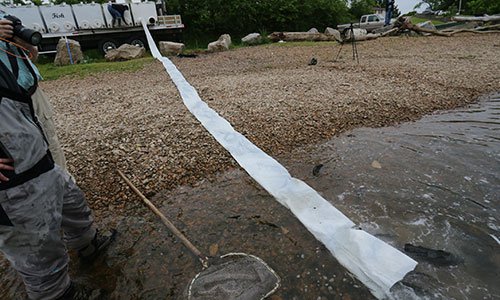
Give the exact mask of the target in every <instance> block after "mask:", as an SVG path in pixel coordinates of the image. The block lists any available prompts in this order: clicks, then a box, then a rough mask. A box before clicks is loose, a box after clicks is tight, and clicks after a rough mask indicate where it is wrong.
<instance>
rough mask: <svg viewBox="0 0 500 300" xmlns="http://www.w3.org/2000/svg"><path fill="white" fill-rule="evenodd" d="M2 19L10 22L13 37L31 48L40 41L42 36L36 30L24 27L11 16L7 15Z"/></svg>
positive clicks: (17, 19)
mask: <svg viewBox="0 0 500 300" xmlns="http://www.w3.org/2000/svg"><path fill="white" fill-rule="evenodd" d="M4 19H6V20H9V21H11V22H12V27H13V28H14V30H13V31H14V36H17V37H18V38H20V39H22V40H23V41H25V42H27V43H29V44H31V45H33V46H37V45H38V44H40V42H41V41H42V34H41V33H40V32H38V31H36V30H33V29H29V28H26V27H24V26H23V23H22V22H21V20H19V18H17V17H15V16H12V15H7V16H5V17H4Z"/></svg>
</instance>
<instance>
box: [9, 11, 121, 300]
mask: <svg viewBox="0 0 500 300" xmlns="http://www.w3.org/2000/svg"><path fill="white" fill-rule="evenodd" d="M0 13H2V14H3V12H1V11H0ZM0 38H1V39H2V47H4V48H2V49H1V50H6V51H1V52H2V53H5V54H6V55H7V56H8V57H7V61H4V59H1V60H0V252H1V253H3V255H4V256H5V258H7V259H8V260H9V262H10V263H11V266H12V267H13V268H14V269H15V270H16V271H17V272H18V274H19V275H20V276H21V278H22V279H23V282H24V285H25V288H26V292H27V294H28V298H29V299H34V300H52V299H57V300H59V299H60V300H78V299H86V300H88V299H90V298H91V297H92V299H95V298H96V297H98V295H99V294H100V291H98V290H92V289H90V288H88V287H86V286H83V285H80V284H77V283H75V282H74V281H72V280H71V279H70V277H69V273H68V263H69V256H68V253H67V250H66V247H68V248H70V249H75V250H76V251H77V252H78V256H79V259H80V262H81V264H84V265H89V264H91V263H93V262H94V261H95V259H96V258H97V257H98V255H99V254H101V253H103V252H104V250H105V249H106V248H107V247H108V246H109V245H110V243H111V242H112V241H113V240H114V237H115V235H116V230H114V229H112V230H110V231H107V232H101V231H99V230H98V229H97V228H96V225H95V223H94V218H93V215H92V211H91V210H90V208H89V207H88V205H87V202H86V201H85V197H84V194H83V192H82V191H81V190H80V188H79V187H78V186H77V185H76V184H75V182H74V181H73V180H72V179H71V177H70V175H69V173H68V172H66V171H64V170H62V169H61V167H60V166H58V165H57V164H54V161H53V159H52V155H51V152H50V150H49V145H48V142H47V139H46V137H45V134H44V132H43V130H42V126H40V124H39V123H38V120H37V117H36V115H35V110H34V102H35V101H34V99H33V95H34V94H35V92H36V89H37V84H36V83H37V81H38V79H39V75H38V73H37V70H36V68H35V67H34V66H33V65H32V64H31V62H30V61H29V60H27V59H25V58H26V55H25V53H24V51H23V50H21V49H19V48H17V47H16V46H14V45H13V44H11V42H10V41H13V42H15V43H18V44H21V45H22V44H23V41H20V40H19V39H18V38H16V37H14V36H13V28H12V24H11V22H10V21H9V20H5V19H0ZM25 46H28V45H25ZM16 48H17V49H16ZM26 48H28V47H26ZM32 51H34V50H32ZM19 60H20V61H19ZM7 63H9V64H7ZM16 63H17V67H16V65H15V64H16ZM21 66H22V67H21ZM24 72H29V74H31V77H30V76H27V74H24ZM20 77H24V79H26V78H31V80H32V81H31V85H29V88H26V85H24V84H22V83H23V82H24V81H23V80H20Z"/></svg>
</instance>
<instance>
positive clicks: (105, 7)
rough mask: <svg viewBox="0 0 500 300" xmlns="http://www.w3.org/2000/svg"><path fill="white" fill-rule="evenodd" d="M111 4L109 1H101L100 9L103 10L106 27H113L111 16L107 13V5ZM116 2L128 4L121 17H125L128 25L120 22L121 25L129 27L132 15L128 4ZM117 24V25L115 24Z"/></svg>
mask: <svg viewBox="0 0 500 300" xmlns="http://www.w3.org/2000/svg"><path fill="white" fill-rule="evenodd" d="M109 4H111V2H108V3H103V4H102V11H103V12H104V19H106V23H107V24H108V28H113V17H112V16H111V14H110V13H109V10H108V5H109ZM116 4H123V5H127V6H128V10H126V11H125V12H124V13H123V18H125V22H127V24H128V25H125V24H123V22H122V27H131V26H132V25H133V24H132V15H131V14H130V5H128V4H126V3H116ZM115 26H118V25H115Z"/></svg>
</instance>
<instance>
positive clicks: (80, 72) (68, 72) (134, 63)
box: [36, 56, 154, 80]
mask: <svg viewBox="0 0 500 300" xmlns="http://www.w3.org/2000/svg"><path fill="white" fill-rule="evenodd" d="M45 60H47V58H45V59H42V60H41V61H40V62H38V63H37V64H36V65H37V67H38V69H39V70H40V74H41V75H42V77H43V79H44V80H55V79H58V78H61V77H63V76H75V77H86V76H89V75H92V74H95V73H100V72H133V71H137V70H139V69H142V68H143V67H144V66H146V65H148V64H151V63H152V62H153V60H154V58H153V57H151V56H148V57H143V58H139V59H134V60H128V61H121V62H106V61H105V60H104V58H87V57H86V59H85V60H84V63H80V64H76V65H68V66H61V67H56V66H54V63H53V61H45Z"/></svg>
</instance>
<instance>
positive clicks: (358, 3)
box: [349, 0, 377, 20]
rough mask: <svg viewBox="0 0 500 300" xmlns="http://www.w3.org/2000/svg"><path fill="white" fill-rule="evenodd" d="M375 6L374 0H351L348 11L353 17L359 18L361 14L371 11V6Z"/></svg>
mask: <svg viewBox="0 0 500 300" xmlns="http://www.w3.org/2000/svg"><path fill="white" fill-rule="evenodd" d="M375 6H377V2H375V0H352V1H351V8H350V9H349V12H350V13H351V15H352V16H353V18H354V19H356V20H359V18H360V17H361V16H362V15H367V14H371V13H373V7H375Z"/></svg>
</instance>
